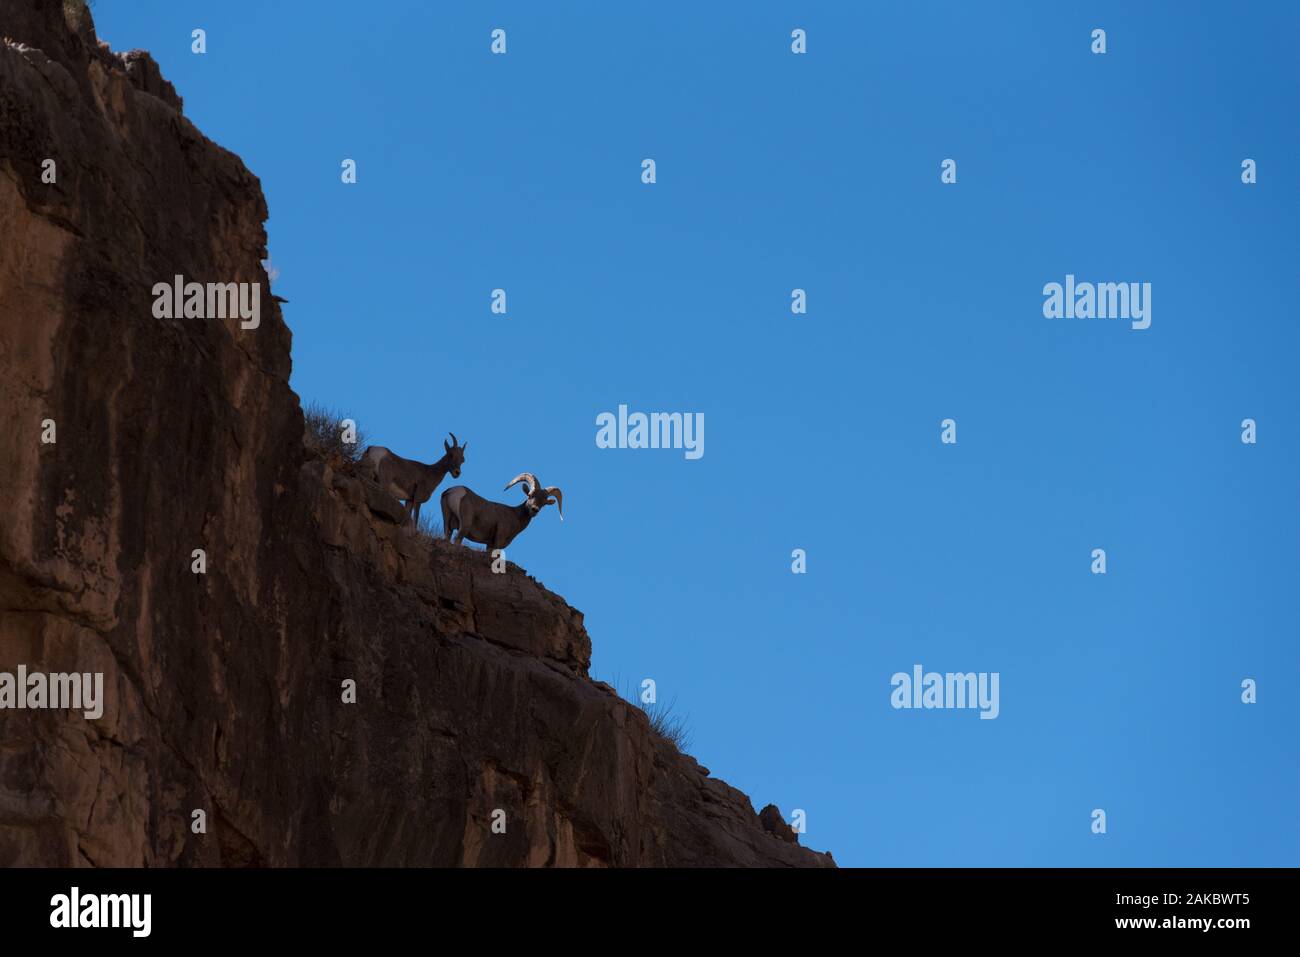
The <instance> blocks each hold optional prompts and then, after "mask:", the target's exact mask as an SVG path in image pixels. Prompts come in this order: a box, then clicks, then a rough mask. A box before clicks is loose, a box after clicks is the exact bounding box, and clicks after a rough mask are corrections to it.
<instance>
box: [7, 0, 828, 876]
mask: <svg viewBox="0 0 1300 957" xmlns="http://www.w3.org/2000/svg"><path fill="white" fill-rule="evenodd" d="M0 35H3V37H4V40H3V46H2V47H0V408H3V409H4V412H5V416H4V421H5V426H4V427H3V428H0V501H2V502H3V504H2V505H0V672H15V671H16V669H17V667H18V666H19V665H25V666H26V667H27V669H29V670H33V671H44V672H78V673H95V672H102V673H103V674H104V676H105V678H104V681H105V694H104V699H105V700H104V713H103V716H102V717H101V718H100V719H98V720H87V719H86V718H85V717H83V715H82V714H81V713H79V712H75V711H69V710H13V709H5V710H0V864H4V865H100V866H108V865H112V866H140V865H224V866H234V865H429V864H434V865H555V866H605V865H613V866H637V865H640V866H645V865H651V866H654V865H777V866H819V865H829V864H831V860H830V856H829V855H822V854H817V853H814V852H812V851H809V850H807V849H804V848H802V847H800V846H799V845H798V844H797V843H796V842H795V841H793V840H792V838H793V835H792V834H788V833H782V834H780V836H778V834H777V832H778V831H780V830H781V829H782V827H781V822H780V818H779V815H777V816H775V817H773V813H772V812H768V815H767V817H766V818H765V822H766V823H760V819H759V817H758V815H756V814H755V812H754V809H753V806H752V805H751V804H750V802H749V800H748V798H746V797H745V795H743V794H741V793H740V792H739V791H737V790H735V789H734V788H732V787H729V786H728V785H727V784H725V783H723V782H721V781H718V780H716V779H714V778H711V777H709V775H708V772H707V770H706V769H704V768H702V767H700V766H699V765H698V764H697V763H696V762H695V761H694V760H692V759H691V758H689V757H687V756H685V755H682V754H680V753H678V752H677V750H676V749H675V748H674V746H673V745H672V744H671V743H669V742H667V741H665V740H664V739H663V738H661V737H659V736H658V735H657V734H655V733H654V732H653V731H652V729H651V727H650V725H649V723H648V721H647V720H646V717H645V715H644V714H643V713H642V712H641V711H640V710H639V709H637V708H635V707H633V706H631V705H629V704H627V703H626V702H625V701H623V700H622V699H621V698H620V697H619V696H618V695H617V694H615V693H614V691H613V689H611V688H609V687H608V686H607V685H604V684H602V683H600V682H596V681H593V680H591V678H590V677H589V676H588V673H587V667H588V662H589V659H590V650H591V645H590V640H589V638H588V636H587V633H586V630H585V629H584V627H583V623H582V616H581V614H580V613H578V612H577V611H575V610H574V609H573V608H571V607H569V606H568V605H567V604H566V603H565V602H564V601H563V600H561V599H560V598H559V597H557V596H555V595H553V594H551V593H550V592H548V591H546V590H545V589H544V588H542V587H541V586H540V585H539V584H538V583H536V582H535V581H534V580H533V579H531V578H530V577H528V576H527V575H526V574H525V573H524V572H523V571H522V570H520V569H518V568H516V567H513V566H512V567H511V568H510V569H509V571H508V573H506V574H492V573H491V571H490V569H489V566H488V564H487V562H486V561H485V558H484V555H483V553H482V552H470V551H469V550H467V549H456V548H453V547H451V546H448V545H445V544H443V543H434V542H430V541H428V540H426V539H422V538H420V537H418V536H416V535H414V534H413V533H411V532H410V531H407V530H405V529H402V528H400V527H399V526H398V525H397V524H395V523H394V521H393V502H392V500H391V499H388V498H387V497H386V496H385V495H383V493H381V492H379V491H378V490H377V489H375V488H374V487H373V486H370V485H368V484H367V483H365V482H364V481H362V480H360V479H359V478H358V477H356V476H355V475H352V474H349V469H348V467H347V462H346V461H345V460H340V459H339V458H338V457H334V458H331V457H329V456H327V455H325V454H322V453H319V452H316V451H313V449H312V448H310V447H308V446H306V445H305V444H304V441H303V436H304V426H303V415H302V411H301V409H300V407H299V402H298V398H297V396H295V395H294V393H293V392H292V391H291V390H290V388H289V385H288V381H289V371H290V341H291V337H290V332H289V329H288V327H287V326H286V325H285V323H284V321H283V317H282V315H281V313H280V307H279V305H278V304H277V303H274V302H273V301H272V300H271V299H270V297H269V295H263V298H262V305H263V309H262V318H261V324H260V326H259V327H258V328H256V329H244V328H241V324H240V322H239V321H238V320H237V319H230V320H220V319H207V320H201V319H159V318H155V317H154V314H153V305H154V296H153V292H152V289H153V287H154V285H155V284H156V283H158V282H170V281H171V279H172V277H173V276H176V275H182V276H185V277H192V278H195V279H197V280H199V281H220V282H241V283H261V284H262V287H261V288H262V289H263V290H266V289H268V288H269V287H268V286H267V285H266V281H267V277H266V275H265V273H264V271H263V269H262V266H261V262H262V260H263V259H264V258H265V255H266V250H265V246H266V234H265V231H264V227H263V223H264V221H265V219H266V216H267V207H266V201H265V199H264V198H263V196H262V191H261V187H260V185H259V183H258V180H257V178H256V177H254V176H253V175H252V174H251V173H250V172H249V171H248V170H247V169H245V167H244V165H243V164H242V163H241V162H240V160H239V158H238V157H236V156H234V155H232V154H230V153H228V152H227V151H225V150H223V149H221V148H220V147H219V146H217V145H215V144H214V143H212V142H210V141H209V140H208V139H206V138H205V137H204V136H203V134H202V133H200V132H199V131H198V130H197V129H196V128H195V127H194V125H193V124H191V123H190V122H189V121H188V120H187V119H186V118H185V116H184V115H183V113H182V102H181V100H180V98H179V97H178V96H177V95H176V93H175V91H174V90H173V89H172V87H171V85H170V84H169V83H168V82H167V81H166V80H164V79H163V78H162V76H161V74H160V72H159V70H158V67H157V65H156V64H155V63H154V62H153V60H152V59H151V58H150V57H149V56H148V55H147V54H145V53H140V52H131V53H126V54H115V53H113V52H111V51H110V50H109V49H108V48H107V47H106V46H105V45H101V44H100V43H99V42H98V40H97V39H96V37H95V33H94V27H93V24H92V23H91V22H90V18H89V15H88V14H87V13H86V12H85V11H84V8H83V7H82V6H81V5H80V4H77V3H63V2H61V0H0ZM50 160H52V161H53V164H52V165H51V164H50V163H49V162H48V161H50ZM196 549H202V550H203V552H204V556H205V560H206V572H205V573H202V574H199V573H196V572H195V571H194V567H195V564H194V563H195V561H196V559H195V550H196ZM349 681H351V682H355V689H356V701H355V703H345V701H344V693H343V689H344V688H345V687H346V685H345V682H349ZM498 810H499V811H501V812H504V818H503V820H504V822H505V832H504V833H496V832H495V831H494V829H493V827H492V823H493V819H494V812H497V811H498ZM196 811H202V812H203V814H202V815H200V816H197V817H196V815H195V812H196ZM497 817H498V818H499V819H500V816H499V815H497ZM200 819H202V820H203V821H204V823H205V825H206V827H205V830H204V831H203V832H202V833H195V827H194V824H195V821H196V820H200ZM785 830H788V828H786V829H785Z"/></svg>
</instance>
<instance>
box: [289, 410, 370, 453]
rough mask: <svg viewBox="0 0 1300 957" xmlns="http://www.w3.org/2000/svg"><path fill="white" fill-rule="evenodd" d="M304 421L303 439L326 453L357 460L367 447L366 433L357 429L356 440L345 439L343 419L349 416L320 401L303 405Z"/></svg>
mask: <svg viewBox="0 0 1300 957" xmlns="http://www.w3.org/2000/svg"><path fill="white" fill-rule="evenodd" d="M302 417H303V421H304V423H305V424H306V430H305V432H304V435H303V441H304V442H306V443H307V445H309V446H310V447H312V448H314V449H316V450H317V451H318V452H320V453H322V454H324V455H330V454H334V455H338V456H341V457H342V458H343V459H344V460H345V461H348V462H357V461H360V459H361V452H362V450H364V449H365V447H366V435H365V433H364V432H362V431H361V430H360V429H356V441H355V442H344V441H343V420H344V419H346V418H348V416H346V415H343V414H341V413H339V412H336V411H334V410H333V409H331V408H329V407H328V406H325V405H323V404H321V403H320V402H309V403H308V404H307V405H305V406H303V410H302Z"/></svg>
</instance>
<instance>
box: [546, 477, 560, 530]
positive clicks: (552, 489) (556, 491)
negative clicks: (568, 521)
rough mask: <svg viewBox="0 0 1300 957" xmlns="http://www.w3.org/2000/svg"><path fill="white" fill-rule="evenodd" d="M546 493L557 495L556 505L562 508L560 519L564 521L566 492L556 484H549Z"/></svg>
mask: <svg viewBox="0 0 1300 957" xmlns="http://www.w3.org/2000/svg"><path fill="white" fill-rule="evenodd" d="M546 494H547V495H554V496H555V507H556V508H558V509H559V510H560V521H561V522H562V521H564V494H563V493H562V492H561V491H560V490H559V489H558V488H556V487H555V486H554V485H549V486H547V488H546Z"/></svg>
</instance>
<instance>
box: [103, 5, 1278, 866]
mask: <svg viewBox="0 0 1300 957" xmlns="http://www.w3.org/2000/svg"><path fill="white" fill-rule="evenodd" d="M718 6H725V7H726V10H725V11H723V10H718V9H713V5H703V4H698V3H691V4H685V3H668V2H664V3H656V4H653V5H650V6H646V5H644V4H637V5H632V4H626V5H625V4H617V5H616V4H610V3H600V2H590V3H564V2H557V3H550V4H544V5H539V4H537V3H535V2H529V3H523V2H519V3H504V2H502V3H479V2H475V3H470V2H459V3H445V4H442V3H440V4H430V3H428V2H427V0H420V2H413V0H395V2H389V3H383V4H354V3H340V2H318V3H312V4H306V3H265V2H251V0H228V2H225V3H221V4H210V3H196V2H175V0H167V2H163V0H131V2H129V3H127V2H114V0H100V2H99V3H98V4H97V6H96V9H95V14H96V18H97V21H98V25H99V31H100V35H101V37H103V38H105V39H107V40H109V41H110V42H111V43H112V45H113V47H114V48H115V49H126V48H130V47H143V48H146V49H148V50H150V51H152V53H153V55H154V56H155V57H156V58H157V59H158V61H159V62H160V63H161V65H162V68H163V71H164V74H165V75H166V76H167V77H168V78H169V79H170V80H172V81H173V82H174V83H175V84H176V86H177V89H178V90H179V92H180V93H181V94H182V95H183V96H184V98H185V105H186V112H187V114H188V115H189V116H190V118H191V119H192V120H193V121H194V122H195V123H196V124H197V125H198V126H199V127H200V128H201V129H202V130H203V131H204V132H205V133H206V134H207V135H208V136H210V137H211V138H212V139H214V140H215V141H217V142H218V143H221V144H222V145H224V146H226V147H227V148H229V149H231V150H233V151H235V152H236V153H238V154H239V155H240V156H242V157H243V159H244V161H245V162H246V163H247V164H248V166H249V168H250V169H251V170H253V172H255V173H256V174H257V175H258V176H259V177H260V178H261V181H262V184H263V187H264V189H265V191H266V194H267V199H268V202H269V205H270V213H271V217H270V221H269V224H268V229H269V233H270V250H271V259H272V260H273V262H274V264H275V266H276V267H278V268H279V270H280V273H281V274H280V278H279V279H278V281H277V282H276V285H275V289H276V291H277V292H278V293H279V294H281V295H283V296H286V297H288V298H289V299H290V300H291V304H290V305H289V306H287V307H286V309H285V315H286V317H287V319H288V321H289V323H290V325H291V326H292V328H293V332H294V375H293V385H294V387H295V388H296V389H297V390H298V392H299V393H300V394H301V395H302V396H303V398H304V400H311V399H317V400H321V401H323V402H325V403H327V404H329V405H332V406H335V407H337V408H339V409H341V410H344V411H347V412H350V413H351V414H352V415H354V416H355V417H356V418H357V419H358V421H359V422H360V423H361V425H362V427H363V428H365V429H367V430H369V433H370V434H371V436H372V437H373V438H374V439H375V440H376V441H378V442H381V443H382V444H385V445H389V446H391V447H392V448H394V449H395V450H397V451H399V452H400V453H402V454H406V455H409V456H411V457H422V456H427V457H433V456H434V455H435V454H438V453H440V452H441V447H442V438H443V437H444V435H445V434H446V432H447V431H448V430H449V429H451V430H454V431H455V432H456V433H457V434H458V435H459V436H460V437H461V438H462V439H465V440H468V442H469V455H468V461H467V463H466V467H465V471H464V473H463V475H462V479H461V481H462V482H464V483H466V484H468V485H470V486H471V487H473V488H474V489H476V490H477V491H480V492H482V493H484V494H487V495H489V496H490V497H501V498H506V499H509V500H510V501H514V500H515V498H516V496H517V492H515V491H512V492H511V493H510V494H508V495H503V494H502V493H501V487H502V486H503V485H504V484H505V483H506V481H507V480H508V479H509V478H510V477H512V476H513V475H515V474H516V473H517V472H519V471H521V470H525V469H527V470H531V471H535V472H536V473H538V475H539V476H540V478H541V479H542V481H543V482H545V483H546V484H555V485H559V486H561V487H562V488H563V489H564V492H565V496H566V498H565V504H566V506H567V508H566V513H567V517H568V520H567V521H566V522H564V523H563V524H561V523H560V522H559V521H558V519H557V517H556V516H555V514H554V513H553V510H548V511H547V512H546V513H544V514H543V515H542V516H541V517H540V518H539V519H538V520H537V521H536V522H535V523H534V525H533V527H531V528H530V529H529V530H528V531H527V532H526V533H525V534H524V535H523V536H522V537H521V539H520V540H519V541H518V542H517V543H516V545H515V546H512V548H511V549H510V557H511V558H512V559H513V560H516V561H518V562H519V563H520V564H522V565H523V566H524V567H526V568H527V569H528V570H529V571H530V572H531V573H532V574H534V575H535V576H537V577H538V578H539V579H540V580H541V581H543V582H544V583H545V584H546V585H547V586H548V587H550V588H552V589H554V590H555V591H557V592H558V593H560V594H561V595H563V596H564V597H565V598H566V599H568V600H569V601H570V602H571V603H572V604H573V605H575V606H576V607H578V608H580V609H581V610H582V611H583V612H585V613H586V616H587V624H588V627H589V629H590V631H591V634H592V640H593V642H594V645H595V657H594V662H593V673H594V674H595V675H596V676H598V677H603V678H606V679H612V678H613V677H614V676H620V677H621V678H622V679H623V680H624V681H625V682H630V681H631V680H633V679H639V678H641V677H646V676H649V677H653V678H654V679H655V680H656V681H657V682H658V687H659V692H660V695H661V696H662V697H665V698H672V697H675V698H676V699H677V703H678V707H679V709H681V710H685V711H687V712H689V714H690V723H691V727H692V730H693V733H694V743H693V746H692V751H693V753H695V754H696V755H697V756H698V757H699V759H700V760H701V761H702V763H704V764H705V765H706V766H707V767H709V768H710V769H712V771H713V773H715V774H716V775H718V776H720V777H722V778H725V779H726V780H727V781H729V782H731V783H732V784H734V785H736V786H738V787H740V788H742V789H743V790H745V791H746V792H748V793H749V794H750V795H751V797H752V798H753V800H754V802H755V805H756V807H761V806H762V805H763V804H765V803H768V802H770V801H771V802H776V803H777V804H779V806H780V807H781V809H782V811H783V812H785V813H786V814H787V815H788V814H789V813H790V812H791V811H792V810H793V809H794V808H802V809H803V810H804V811H805V812H806V813H807V822H808V832H807V834H806V835H805V836H804V838H803V840H804V843H806V844H808V845H809V846H812V847H815V848H818V849H824V848H829V849H831V850H832V851H833V852H834V853H835V855H836V858H837V860H838V861H839V862H840V863H842V864H852V865H1084V866H1092V865H1175V866H1196V865H1296V864H1300V821H1298V819H1297V816H1296V813H1295V805H1296V795H1297V792H1298V791H1300V745H1298V743H1297V729H1298V728H1300V721H1297V718H1298V713H1297V703H1296V694H1295V692H1296V688H1297V682H1298V681H1300V654H1298V652H1297V624H1296V614H1295V595H1296V592H1297V588H1296V577H1297V572H1298V571H1300V561H1298V560H1297V557H1298V550H1300V510H1298V509H1297V475H1298V474H1300V468H1298V466H1300V461H1298V459H1300V456H1298V455H1297V443H1298V442H1300V435H1298V434H1297V428H1296V421H1297V418H1296V417H1297V411H1300V404H1298V403H1297V399H1298V398H1300V395H1298V393H1300V386H1298V385H1297V379H1296V371H1297V370H1296V355H1297V346H1298V345H1300V335H1298V334H1297V321H1298V319H1300V317H1298V316H1297V314H1296V295H1295V283H1296V280H1297V276H1298V270H1297V265H1296V264H1297V258H1298V254H1300V248H1298V247H1300V230H1298V229H1297V220H1298V218H1300V217H1298V216H1297V213H1298V212H1300V210H1298V209H1297V206H1298V205H1300V204H1298V203H1297V185H1296V178H1295V171H1294V166H1295V163H1296V157H1297V155H1298V154H1300V135H1298V134H1297V125H1296V119H1295V118H1296V105H1297V93H1298V91H1300V83H1298V82H1297V81H1298V79H1300V67H1297V61H1296V57H1295V51H1294V41H1295V37H1296V35H1297V33H1298V32H1300V15H1298V14H1297V13H1296V12H1295V11H1296V8H1295V6H1294V5H1292V4H1284V3H1250V4H1228V3H1222V4H1195V5H1192V4H1175V3H1158V4H1157V3H1143V4H1132V3H1098V4H1044V3H1029V2H1025V3H996V4H993V3H990V4H973V3H925V4H921V3H918V4H910V3H909V4H859V3H853V4H850V3H819V4H795V3H746V4H743V5H742V4H734V5H718ZM1193 7H1194V8H1195V9H1193ZM616 8H617V9H616ZM1088 8H1091V9H1088ZM195 27H203V28H204V29H206V30H207V32H208V53H207V54H206V55H204V56H196V55H193V54H191V53H190V31H191V30H192V29H194V28H195ZM495 27H502V28H505V29H506V30H507V37H508V51H509V52H508V53H507V54H506V55H505V56H499V57H498V56H492V55H491V54H490V52H489V33H490V31H491V30H492V29H493V28H495ZM795 27H802V28H804V29H806V30H807V31H808V51H809V52H808V53H807V54H806V55H804V56H795V55H793V54H792V53H791V52H790V47H789V44H790V39H789V36H790V31H791V30H792V29H793V28H795ZM1094 27H1102V28H1104V29H1106V31H1107V45H1108V52H1107V53H1106V54H1105V55H1104V56H1097V55H1094V54H1092V53H1091V52H1090V49H1089V47H1090V36H1089V35H1090V31H1091V30H1092V29H1093V28H1094ZM646 157H650V158H653V159H655V160H656V162H657V164H658V182H657V183H656V184H655V185H653V186H646V185H643V184H642V183H641V181H640V173H641V165H640V164H641V161H642V159H644V158H646ZM1247 157H1249V158H1252V159H1254V160H1256V162H1257V163H1258V176H1259V182H1258V184H1257V185H1253V186H1246V185H1243V184H1242V182H1241V161H1242V160H1243V159H1244V158H1247ZM344 158H352V159H355V160H356V161H357V163H358V168H359V180H360V181H359V183H358V184H357V185H355V186H345V185H343V184H342V183H341V182H340V178H339V173H340V163H341V161H342V160H343V159H344ZM946 158H953V159H955V160H956V161H957V163H958V182H957V184H956V185H950V186H949V185H942V184H941V183H940V163H941V161H942V160H944V159H946ZM1066 273H1073V274H1075V275H1076V276H1078V277H1079V278H1080V280H1093V281H1112V280H1113V281H1135V282H1150V283H1151V284H1152V287H1153V292H1152V306H1153V314H1152V320H1153V321H1152V326H1151V328H1150V329H1148V330H1146V331H1141V332H1139V331H1132V330H1130V329H1129V327H1128V324H1127V323H1122V322H1100V321H1092V322H1089V321H1084V320H1048V319H1046V318H1044V317H1043V314H1042V304H1043V295H1042V287H1043V286H1044V284H1045V283H1048V282H1052V281H1056V282H1062V281H1063V280H1064V277H1065V274H1066ZM495 287H503V288H505V290H506V292H507V295H508V306H509V314H508V317H501V316H495V315H493V314H492V313H491V312H490V311H489V294H490V291H491V290H492V289H493V288H495ZM795 287H800V288H804V289H806V290H807V292H808V304H809V311H808V314H807V315H806V316H798V317H796V316H793V315H792V314H791V312H790V308H789V306H790V291H791V290H792V289H793V288H795ZM620 403H623V404H626V405H628V406H629V407H630V408H631V409H633V410H641V411H647V412H649V411H690V412H703V413H704V414H705V421H706V435H705V455H704V457H703V458H702V459H700V460H698V461H687V460H686V459H685V458H684V457H683V454H682V453H681V452H680V451H640V450H637V451H632V450H601V449H598V448H597V447H596V444H595V433H596V427H595V417H596V416H597V414H599V413H600V412H603V411H613V410H616V409H617V407H618V405H619V404H620ZM946 417H952V418H954V419H955V420H956V421H957V423H958V442H957V444H956V445H955V446H945V445H942V444H940V441H939V431H940V429H939V423H940V420H941V419H943V418H946ZM1246 417H1252V418H1254V419H1256V420H1257V422H1258V428H1259V441H1258V444H1256V445H1254V446H1248V445H1244V444H1243V443H1242V442H1241V441H1240V432H1241V430H1240V425H1239V424H1240V422H1241V420H1242V419H1243V418H1246ZM1097 547H1100V548H1105V549H1106V551H1107V561H1108V573H1107V574H1106V575H1105V576H1104V577H1103V576H1096V575H1093V574H1091V573H1090V570H1089V566H1090V561H1091V559H1090V553H1091V550H1092V549H1093V548H1097ZM794 548H804V549H806V550H807V554H808V572H807V574H806V575H801V576H799V575H794V574H792V573H791V571H790V563H791V558H790V554H791V550H792V549H794ZM916 663H920V664H922V665H924V666H925V668H926V669H927V670H931V669H932V670H937V671H957V670H960V671H989V672H991V671H996V672H999V673H1000V675H1001V715H1000V717H999V718H998V719H997V720H994V721H981V720H978V718H977V714H976V712H973V711H947V710H944V711H938V710H935V711H896V710H894V709H892V708H891V707H890V703H889V696H890V690H891V689H890V677H891V675H893V674H894V673H895V672H897V671H910V669H911V667H912V665H914V664H916ZM1247 677H1250V678H1254V679H1256V680H1257V681H1258V683H1259V702H1258V704H1255V705H1245V704H1242V703H1241V701H1240V694H1241V689H1240V684H1241V681H1242V679H1243V678H1247ZM1094 808H1103V809H1105V810H1106V812H1107V815H1108V833H1107V834H1106V835H1104V836H1096V835H1093V834H1092V833H1091V830H1090V823H1091V819H1090V813H1091V811H1092V810H1093V809H1094Z"/></svg>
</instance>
